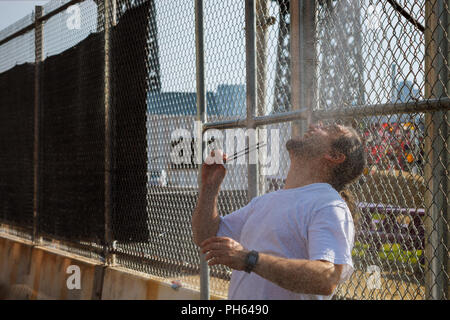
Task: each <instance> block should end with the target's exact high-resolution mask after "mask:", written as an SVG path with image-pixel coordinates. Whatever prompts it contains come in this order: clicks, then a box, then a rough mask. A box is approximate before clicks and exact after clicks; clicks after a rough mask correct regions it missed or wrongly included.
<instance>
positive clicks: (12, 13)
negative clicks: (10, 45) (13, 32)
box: [0, 0, 49, 30]
mask: <svg viewBox="0 0 450 320" xmlns="http://www.w3.org/2000/svg"><path fill="white" fill-rule="evenodd" d="M48 2H49V0H45V1H33V0H0V30H2V29H4V28H5V27H7V26H9V25H10V24H12V23H14V22H16V21H17V20H19V19H21V18H23V17H24V16H26V15H27V14H30V13H31V12H32V11H33V10H34V6H42V5H44V4H46V3H48Z"/></svg>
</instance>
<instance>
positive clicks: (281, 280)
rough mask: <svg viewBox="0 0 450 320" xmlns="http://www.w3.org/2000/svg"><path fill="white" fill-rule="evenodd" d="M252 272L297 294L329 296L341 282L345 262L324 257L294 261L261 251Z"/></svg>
mask: <svg viewBox="0 0 450 320" xmlns="http://www.w3.org/2000/svg"><path fill="white" fill-rule="evenodd" d="M253 272H255V273H256V274H258V275H260V276H261V277H263V278H265V279H267V280H269V281H271V282H273V283H275V284H277V285H279V286H280V287H282V288H284V289H287V290H290V291H293V292H296V293H305V294H317V295H324V296H329V295H331V294H332V293H333V292H334V290H335V289H336V286H337V285H338V283H339V279H340V277H341V273H342V265H337V264H333V263H331V262H329V261H325V260H296V259H295V260H294V259H286V258H280V257H275V256H271V255H268V254H264V253H260V254H259V259H258V263H257V264H256V266H255V268H254V269H253Z"/></svg>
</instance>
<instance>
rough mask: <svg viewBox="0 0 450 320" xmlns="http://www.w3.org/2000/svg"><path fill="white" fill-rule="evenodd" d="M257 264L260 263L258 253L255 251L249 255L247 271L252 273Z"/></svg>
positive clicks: (246, 262)
mask: <svg viewBox="0 0 450 320" xmlns="http://www.w3.org/2000/svg"><path fill="white" fill-rule="evenodd" d="M257 262H258V252H256V251H254V250H253V251H251V252H250V253H249V254H248V255H247V259H246V261H245V264H246V266H245V271H246V272H251V271H252V270H253V268H254V267H255V265H256V263H257Z"/></svg>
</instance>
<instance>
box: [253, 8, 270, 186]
mask: <svg viewBox="0 0 450 320" xmlns="http://www.w3.org/2000/svg"><path fill="white" fill-rule="evenodd" d="M268 20H269V1H268V0H256V92H257V98H256V99H257V115H258V116H263V115H265V114H266V94H267V72H266V69H267V38H268V32H267V28H268V27H269V24H268ZM256 137H257V141H260V140H261V134H260V132H259V131H257V132H256ZM261 142H262V141H261ZM265 156H266V154H265V153H264V152H261V153H259V160H261V161H262V163H265V162H266V161H265ZM257 169H259V168H257ZM258 177H259V178H258V191H259V192H262V193H264V192H265V189H266V187H265V177H264V176H261V175H259V174H258Z"/></svg>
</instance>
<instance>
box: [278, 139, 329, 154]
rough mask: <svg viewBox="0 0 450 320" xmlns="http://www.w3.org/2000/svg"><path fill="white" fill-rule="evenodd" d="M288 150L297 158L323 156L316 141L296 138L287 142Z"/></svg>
mask: <svg viewBox="0 0 450 320" xmlns="http://www.w3.org/2000/svg"><path fill="white" fill-rule="evenodd" d="M286 149H287V151H288V152H289V153H293V154H294V155H295V156H297V157H303V158H305V157H306V158H314V157H317V156H319V155H321V153H322V151H321V148H320V145H319V144H318V143H316V142H315V141H314V139H304V138H296V139H295V138H294V139H289V140H288V141H287V142H286Z"/></svg>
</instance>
